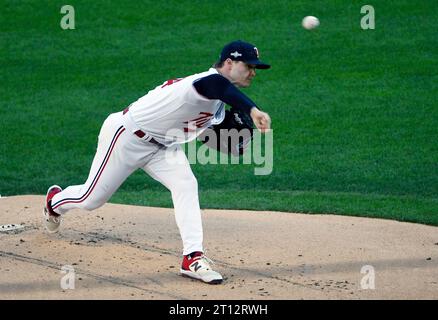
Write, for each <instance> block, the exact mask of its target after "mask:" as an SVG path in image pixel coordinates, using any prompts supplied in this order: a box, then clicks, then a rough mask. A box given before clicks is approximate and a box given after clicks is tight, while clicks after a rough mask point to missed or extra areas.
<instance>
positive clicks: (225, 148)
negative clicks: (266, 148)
mask: <svg viewBox="0 0 438 320" xmlns="http://www.w3.org/2000/svg"><path fill="white" fill-rule="evenodd" d="M253 132H254V123H253V121H252V119H251V117H250V115H249V114H247V113H245V112H243V111H240V110H237V109H234V108H231V109H230V110H226V111H225V119H224V121H222V122H221V123H220V124H217V125H213V126H211V127H210V128H208V129H206V130H205V131H204V132H203V133H202V134H201V135H200V136H199V140H200V141H201V142H202V143H204V144H206V145H207V146H208V147H210V148H212V149H215V150H219V151H220V152H223V153H227V154H232V155H234V156H240V155H242V154H243V153H244V152H245V149H246V148H247V147H248V145H249V143H250V142H251V140H252V137H253Z"/></svg>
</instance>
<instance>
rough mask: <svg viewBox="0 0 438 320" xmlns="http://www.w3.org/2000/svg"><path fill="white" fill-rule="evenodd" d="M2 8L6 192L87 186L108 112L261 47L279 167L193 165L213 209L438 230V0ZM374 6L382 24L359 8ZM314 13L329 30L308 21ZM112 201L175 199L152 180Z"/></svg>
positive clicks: (0, 168)
mask: <svg viewBox="0 0 438 320" xmlns="http://www.w3.org/2000/svg"><path fill="white" fill-rule="evenodd" d="M69 4H70V5H73V6H74V8H75V24H76V26H75V27H76V29H74V30H63V29H61V27H60V21H61V18H62V16H63V15H62V14H61V13H60V9H61V7H62V5H64V3H63V2H60V1H11V0H9V1H8V0H6V1H2V4H1V8H0V66H1V67H0V68H1V79H2V80H1V83H2V84H1V86H0V97H1V99H0V130H1V140H0V194H1V195H3V196H8V195H18V194H45V192H46V189H47V187H48V186H50V185H52V184H54V183H57V184H60V185H61V186H63V187H65V186H68V185H72V184H82V183H83V182H84V181H85V179H86V177H87V175H88V170H89V167H90V164H91V161H92V158H93V156H94V151H95V148H96V143H97V134H98V132H99V130H100V126H101V124H102V122H103V120H104V119H105V118H106V116H107V115H108V114H110V113H112V112H116V111H120V110H122V109H123V108H124V107H125V106H127V105H129V104H130V103H131V102H133V101H135V100H136V99H137V98H139V97H140V96H142V95H144V94H145V93H146V92H147V91H148V90H150V89H152V88H153V87H155V86H156V85H158V84H160V83H162V82H163V81H165V80H167V79H169V78H174V77H181V76H186V75H190V74H192V73H196V72H201V71H204V70H206V69H208V68H209V67H210V66H211V65H212V63H213V62H215V60H216V58H217V57H218V55H219V52H220V50H221V49H222V47H223V45H224V44H225V43H227V42H230V41H232V40H236V39H242V40H246V41H248V42H251V43H254V44H256V46H257V47H258V48H259V50H260V54H261V59H262V60H266V61H267V62H269V63H271V64H272V66H273V67H272V69H271V70H267V71H264V70H261V71H259V72H258V76H257V77H256V79H255V80H254V82H253V85H252V87H251V88H248V89H246V90H245V92H246V93H247V94H248V95H249V96H250V97H251V98H252V99H253V100H254V101H256V102H257V103H258V104H259V105H260V107H261V108H263V109H264V110H265V111H267V112H268V113H269V114H270V115H271V117H272V125H273V128H274V166H273V172H272V174H270V175H267V176H256V175H254V166H253V165H228V166H226V165H204V166H203V165H199V164H194V165H192V169H193V171H194V172H195V175H196V176H197V178H198V182H199V187H200V200H201V206H202V207H203V208H236V209H239V208H240V209H255V210H279V211H289V212H308V213H330V214H346V215H358V216H370V217H383V218H389V219H396V220H400V221H412V222H419V223H427V224H433V225H438V143H437V142H438V105H437V103H436V100H435V99H437V97H438V86H437V83H438V50H437V48H438V37H437V35H436V32H437V30H438V22H437V19H436V17H437V16H438V4H437V3H436V2H435V1H432V0H427V1H423V0H420V1H417V2H413V1H408V0H400V1H385V2H382V1H378V2H377V1H376V2H375V3H369V2H363V1H347V0H342V1H341V0H333V1H304V0H302V1H277V0H273V1H270V2H268V1H258V0H251V1H248V0H240V1H226V2H225V1H224V2H222V1H207V0H206V1H200V0H197V1H196V0H194V1H174V0H171V1H165V2H164V1H144V2H142V3H138V1H124V2H121V1H120V2H119V1H102V0H101V1H93V2H91V1H72V2H69ZM365 4H372V5H373V6H374V8H375V13H376V20H375V24H376V27H375V30H362V29H361V27H360V21H361V18H362V17H363V14H361V13H360V9H361V7H362V6H363V5H365ZM306 15H315V16H317V17H319V19H320V21H321V25H320V27H319V28H318V29H316V30H312V31H308V30H304V29H303V28H302V27H301V19H302V18H303V17H304V16H306ZM111 202H117V203H129V204H140V205H148V206H166V207H167V206H172V203H171V198H170V194H169V192H168V191H167V190H165V189H164V187H162V186H161V185H160V184H158V183H157V182H155V181H154V180H152V179H151V178H150V177H148V176H146V175H145V174H144V173H143V172H140V171H139V172H137V173H135V174H134V175H132V176H131V177H130V178H129V179H128V180H127V181H126V182H125V183H124V184H123V185H122V187H121V189H120V190H119V191H118V192H117V193H116V194H115V195H114V196H113V198H112V199H111Z"/></svg>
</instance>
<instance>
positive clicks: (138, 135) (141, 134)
mask: <svg viewBox="0 0 438 320" xmlns="http://www.w3.org/2000/svg"><path fill="white" fill-rule="evenodd" d="M128 111H129V107H127V108H125V110H123V114H126V113H127V112H128ZM134 134H135V135H136V136H137V137H139V138H143V137H144V136H145V135H146V133H144V132H143V131H141V130H137V131H135V132H134ZM148 142H150V143H153V144H156V145H158V146H161V147H164V145H163V144H161V143H159V142H158V141H157V140H155V139H154V138H151V139H150V140H148Z"/></svg>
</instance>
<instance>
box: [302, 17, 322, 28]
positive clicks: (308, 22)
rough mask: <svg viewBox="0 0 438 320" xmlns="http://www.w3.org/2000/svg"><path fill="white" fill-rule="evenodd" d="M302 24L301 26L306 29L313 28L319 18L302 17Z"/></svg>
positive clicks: (317, 24) (317, 23)
mask: <svg viewBox="0 0 438 320" xmlns="http://www.w3.org/2000/svg"><path fill="white" fill-rule="evenodd" d="M302 25H303V28H304V29H307V30H310V29H315V28H316V27H317V26H319V20H318V18H317V17H314V16H307V17H304V19H303V22H302Z"/></svg>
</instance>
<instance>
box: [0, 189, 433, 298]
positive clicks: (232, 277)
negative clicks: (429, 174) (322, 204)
mask: <svg viewBox="0 0 438 320" xmlns="http://www.w3.org/2000/svg"><path fill="white" fill-rule="evenodd" d="M43 201H44V197H43V196H16V197H8V198H0V225H8V224H16V225H18V224H20V225H22V226H24V227H22V228H20V229H16V230H9V231H5V229H7V228H6V227H4V228H3V230H2V228H1V227H0V243H1V247H0V299H148V300H150V299H222V300H228V299H270V300H275V299H437V298H438V228H437V227H431V226H424V225H418V224H412V223H400V222H396V221H389V220H380V219H366V218H356V217H344V216H333V215H304V214H294V213H281V212H266V211H257V212H251V211H233V210H225V211H224V210H204V211H203V223H204V247H205V249H206V254H207V256H208V257H210V258H211V259H212V260H214V261H215V263H216V264H215V265H214V267H215V268H216V269H217V270H218V271H219V272H220V273H222V274H223V276H224V278H225V281H224V283H223V284H222V285H216V286H212V285H207V284H204V283H201V282H199V281H195V280H191V279H187V278H183V277H181V276H180V275H179V273H178V272H179V267H180V263H181V258H182V245H181V240H180V236H179V233H178V230H177V227H176V223H175V221H174V215H173V210H172V209H163V208H151V207H139V206H128V205H116V204H107V205H105V206H103V207H102V208H100V209H98V210H96V211H93V212H86V211H79V210H77V211H71V212H69V213H68V214H66V215H65V217H64V221H63V225H62V227H61V228H62V229H61V231H60V232H59V233H58V234H55V235H50V234H47V233H46V232H45V231H44V228H43V226H42V224H41V212H42V204H43ZM73 280H74V281H73ZM73 286H74V289H70V288H72V287H73Z"/></svg>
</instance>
